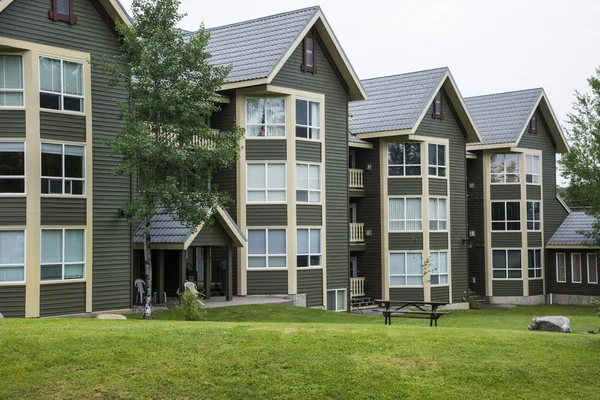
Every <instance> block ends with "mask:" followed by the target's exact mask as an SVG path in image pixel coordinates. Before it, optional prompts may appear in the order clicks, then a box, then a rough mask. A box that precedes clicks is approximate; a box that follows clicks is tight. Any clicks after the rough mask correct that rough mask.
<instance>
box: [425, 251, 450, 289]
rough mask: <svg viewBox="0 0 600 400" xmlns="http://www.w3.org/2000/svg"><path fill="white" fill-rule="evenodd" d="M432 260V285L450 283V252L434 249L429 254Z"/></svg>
mask: <svg viewBox="0 0 600 400" xmlns="http://www.w3.org/2000/svg"><path fill="white" fill-rule="evenodd" d="M429 257H430V261H431V272H430V279H431V285H447V284H448V252H447V251H432V252H431V253H430V255H429Z"/></svg>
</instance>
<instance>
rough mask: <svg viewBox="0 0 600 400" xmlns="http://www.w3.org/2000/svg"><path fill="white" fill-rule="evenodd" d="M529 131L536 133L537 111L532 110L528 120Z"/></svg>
mask: <svg viewBox="0 0 600 400" xmlns="http://www.w3.org/2000/svg"><path fill="white" fill-rule="evenodd" d="M529 133H533V134H536V135H537V133H538V118H537V113H536V112H534V113H533V116H532V117H531V120H530V121H529Z"/></svg>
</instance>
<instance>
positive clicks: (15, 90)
mask: <svg viewBox="0 0 600 400" xmlns="http://www.w3.org/2000/svg"><path fill="white" fill-rule="evenodd" d="M0 56H18V57H20V58H21V82H23V87H22V88H21V89H8V88H0V96H2V95H3V94H4V93H21V98H22V99H23V104H21V105H20V106H1V105H0V109H7V108H25V101H26V100H25V63H24V61H23V54H15V53H1V52H0ZM5 100H6V99H5ZM5 103H6V101H5Z"/></svg>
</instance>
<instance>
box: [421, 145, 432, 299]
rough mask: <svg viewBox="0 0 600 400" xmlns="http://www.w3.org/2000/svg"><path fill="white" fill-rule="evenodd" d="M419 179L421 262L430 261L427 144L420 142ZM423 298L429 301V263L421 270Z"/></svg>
mask: <svg viewBox="0 0 600 400" xmlns="http://www.w3.org/2000/svg"><path fill="white" fill-rule="evenodd" d="M421 155H422V156H421V180H422V181H423V192H422V207H423V215H422V218H421V220H422V224H423V264H425V261H426V260H429V261H431V258H430V252H429V242H430V238H429V168H428V165H429V144H428V143H427V142H422V143H421ZM423 298H424V300H425V301H431V263H429V268H428V269H427V270H425V271H423Z"/></svg>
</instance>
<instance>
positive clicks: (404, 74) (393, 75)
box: [361, 67, 449, 83]
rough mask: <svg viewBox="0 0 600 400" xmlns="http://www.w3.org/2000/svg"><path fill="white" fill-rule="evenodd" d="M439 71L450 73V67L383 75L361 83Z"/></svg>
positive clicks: (362, 80) (363, 80)
mask: <svg viewBox="0 0 600 400" xmlns="http://www.w3.org/2000/svg"><path fill="white" fill-rule="evenodd" d="M438 71H443V72H446V71H449V68H448V67H438V68H430V69H424V70H420V71H411V72H403V73H401V74H392V75H383V76H377V77H374V78H367V79H361V82H364V83H366V82H372V81H376V80H386V79H393V78H400V77H407V76H409V75H416V74H419V75H420V74H424V73H428V72H438Z"/></svg>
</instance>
